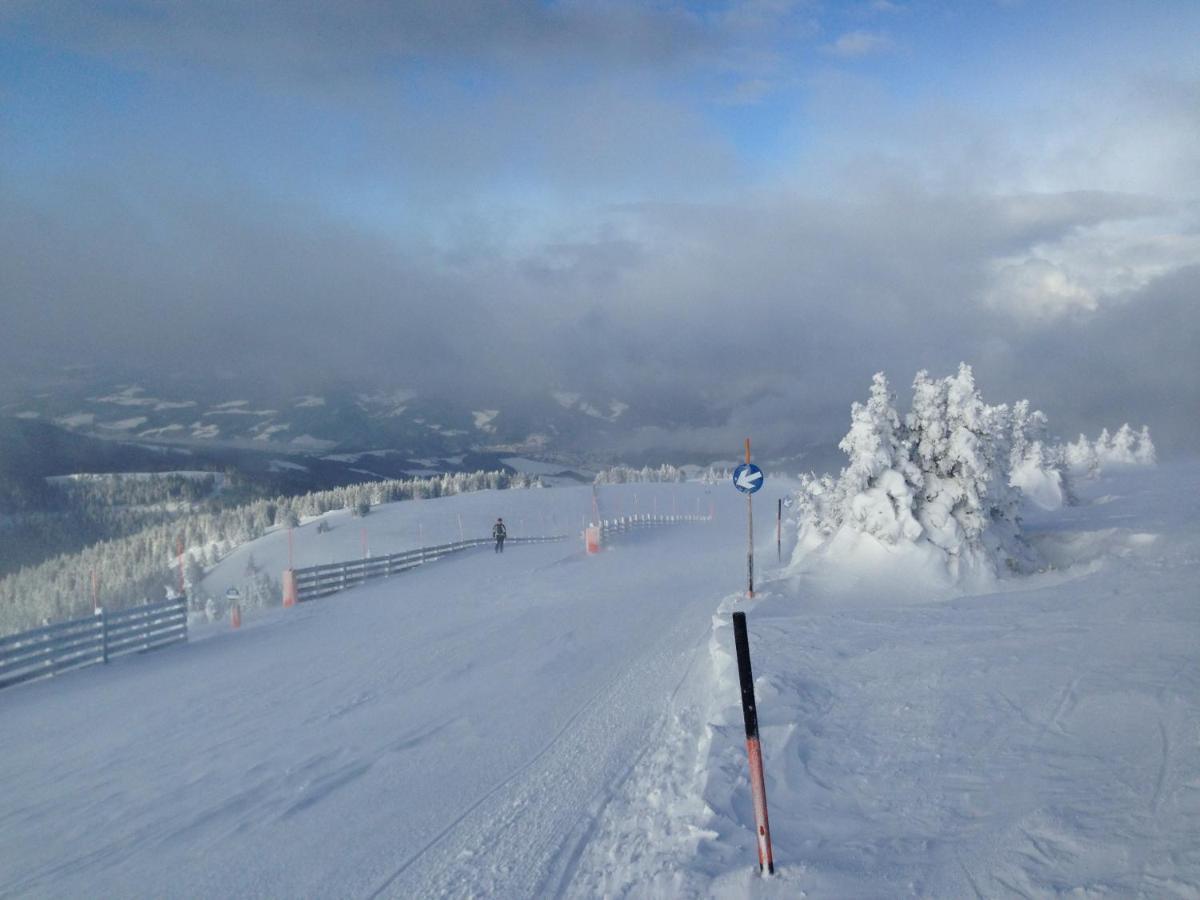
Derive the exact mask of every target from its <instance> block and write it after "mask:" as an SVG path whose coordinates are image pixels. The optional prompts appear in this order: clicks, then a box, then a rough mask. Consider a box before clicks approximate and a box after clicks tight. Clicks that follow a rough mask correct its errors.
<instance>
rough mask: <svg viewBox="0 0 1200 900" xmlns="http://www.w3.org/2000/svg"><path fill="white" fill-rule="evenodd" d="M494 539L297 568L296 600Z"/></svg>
mask: <svg viewBox="0 0 1200 900" xmlns="http://www.w3.org/2000/svg"><path fill="white" fill-rule="evenodd" d="M568 537H569V535H565V534H558V535H553V536H551V537H526V538H508V540H506V541H505V544H549V543H555V542H557V541H565V540H567V538H568ZM492 543H493V542H492V540H491V539H490V538H475V539H472V540H469V541H456V542H454V543H452V544H439V545H437V546H435V547H420V548H418V549H416V550H406V551H404V552H403V553H392V554H389V555H387V556H374V557H370V558H368V559H356V560H351V561H348V562H334V563H326V564H325V565H321V566H308V567H306V568H303V569H296V570H295V573H294V578H295V584H296V600H297V602H300V603H303V602H305V601H306V600H316V599H318V598H320V597H328V596H329V595H330V594H336V593H337V592H338V591H344V590H346V589H347V588H352V587H354V586H355V585H359V584H362V583H363V582H364V581H370V580H371V579H374V578H387V577H389V576H391V575H396V574H399V573H400V572H407V571H408V570H409V569H415V568H416V567H417V566H420V565H424V564H425V563H428V562H433V561H434V560H436V559H441V558H442V557H443V556H449V555H450V554H452V553H459V552H461V551H463V550H470V549H472V548H473V547H484V546H491V545H492Z"/></svg>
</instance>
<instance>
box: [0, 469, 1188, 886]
mask: <svg viewBox="0 0 1200 900" xmlns="http://www.w3.org/2000/svg"><path fill="white" fill-rule="evenodd" d="M781 486H782V482H781V480H780V479H772V480H771V481H770V482H768V488H767V489H764V491H763V492H762V493H761V494H760V495H758V496H759V498H760V499H759V501H758V502H757V504H756V511H757V512H758V513H759V514H760V515H759V516H757V517H756V518H757V523H756V524H757V534H758V535H759V537H760V539H761V541H760V545H759V548H758V552H759V562H760V566H761V568H762V569H764V570H767V571H765V572H764V573H763V574H764V575H765V576H766V577H767V578H768V579H770V578H773V580H769V581H766V583H765V584H763V585H762V587H763V589H764V590H763V594H762V596H760V598H759V599H757V600H756V601H754V603H753V604H749V605H747V604H745V603H744V601H737V600H736V599H735V598H736V593H737V591H738V589H739V588H740V587H741V586H742V583H743V578H744V565H745V543H744V542H745V504H744V501H743V500H742V499H741V498H740V497H739V496H737V495H736V494H735V493H734V492H733V490H732V488H731V487H728V486H725V485H718V486H717V487H715V488H713V489H712V494H711V495H706V494H704V493H703V491H704V488H703V487H702V486H700V485H687V486H678V487H676V486H669V485H664V486H649V485H626V486H620V487H608V488H604V489H602V493H601V497H602V502H603V503H604V504H605V507H606V509H605V512H606V513H609V514H611V513H613V512H615V511H616V507H617V506H618V505H620V507H621V509H622V511H624V512H631V511H632V509H633V502H634V501H633V494H634V493H637V494H638V495H639V496H638V503H639V507H640V509H641V510H642V511H648V506H649V504H650V503H651V502H652V499H651V498H652V495H653V494H654V493H655V492H657V496H658V498H659V499H658V503H659V508H660V511H664V508H665V507H666V505H667V504H668V503H670V502H672V495H674V496H673V499H674V502H675V503H676V504H677V505H678V508H679V509H680V511H681V512H682V511H689V512H690V511H694V509H693V508H692V506H690V505H688V506H685V504H694V503H695V500H696V498H699V499H700V500H701V502H702V503H703V504H704V505H705V507H706V506H707V504H708V502H709V500H710V499H711V500H712V501H714V502H715V505H716V513H717V516H716V521H715V522H713V523H712V524H708V525H684V526H678V527H672V528H663V529H658V530H654V531H647V532H643V533H640V534H639V533H635V534H634V535H631V536H629V537H628V538H625V539H623V540H621V541H619V542H617V543H615V544H613V545H612V546H611V547H610V548H609V549H608V550H607V551H606V552H605V553H603V554H601V555H599V556H597V557H592V558H588V557H585V556H584V555H583V554H582V553H581V552H580V550H581V548H580V547H579V546H578V545H577V544H575V543H566V544H557V545H556V544H550V545H535V546H528V547H511V548H509V550H508V552H506V553H505V554H504V555H503V556H502V557H497V556H495V555H494V554H491V553H490V552H482V553H474V554H466V555H463V556H461V557H458V558H455V559H448V560H444V561H441V562H438V563H436V564H433V565H430V566H428V567H426V568H424V569H420V570H417V571H414V572H411V573H407V574H405V575H402V576H399V577H396V578H393V579H390V580H388V581H384V582H378V583H375V584H373V585H370V586H364V587H361V588H358V589H355V590H352V591H348V592H346V593H344V594H341V595H336V596H334V597H330V598H328V599H326V600H322V601H318V602H316V603H313V604H306V605H304V606H302V607H300V608H299V609H296V610H290V611H284V610H279V611H273V612H270V613H268V614H264V615H260V616H257V617H255V618H253V619H250V620H249V621H248V622H247V624H246V625H245V626H244V627H243V628H242V629H241V630H240V631H238V632H231V631H228V630H227V629H225V628H224V627H220V628H217V627H214V628H213V629H211V630H210V632H209V633H207V634H199V635H198V636H197V637H198V639H196V640H194V641H193V642H192V643H190V644H188V645H186V646H180V647H176V648H172V649H169V650H165V651H161V652H158V653H155V654H150V655H147V656H145V657H142V658H137V659H130V660H126V661H123V662H121V663H118V664H114V665H111V666H108V667H106V668H103V669H93V670H90V671H86V672H79V673H76V674H74V675H71V676H67V677H63V678H59V679H52V680H49V681H44V682H40V683H36V684H32V685H27V686H24V687H21V688H16V689H12V690H9V691H4V692H0V729H2V735H3V745H4V746H3V749H4V752H3V753H0V778H2V779H3V782H2V783H3V784H4V785H5V794H4V800H3V802H0V896H10V895H11V896H54V897H60V896H61V897H68V896H69V897H76V896H129V897H143V896H144V897H232V896H239V897H240V896H270V897H282V896H337V897H370V896H383V897H417V896H442V895H446V896H455V897H457V896H496V897H530V896H555V895H565V896H577V897H591V896H601V895H613V896H620V895H629V896H720V897H742V896H772V897H798V896H811V897H897V896H929V897H970V896H988V897H991V896H1022V895H1024V896H1032V897H1041V896H1059V895H1067V896H1078V897H1091V896H1117V897H1127V896H1146V897H1164V896H1165V897H1171V896H1179V897H1190V896H1197V895H1198V893H1200V840H1198V839H1197V838H1198V836H1200V676H1198V674H1197V673H1198V671H1200V667H1198V666H1197V662H1198V659H1197V657H1198V656H1200V597H1198V595H1197V588H1196V585H1197V583H1200V582H1198V576H1200V571H1198V570H1200V524H1198V523H1200V516H1198V513H1200V508H1198V506H1200V500H1198V499H1197V498H1200V466H1198V465H1196V464H1187V465H1174V466H1160V467H1159V468H1158V469H1156V470H1135V471H1130V472H1125V473H1117V474H1114V475H1108V476H1105V477H1103V478H1102V479H1101V480H1100V481H1099V482H1092V483H1087V484H1085V485H1084V486H1083V492H1084V494H1085V505H1083V506H1080V507H1076V508H1071V509H1066V510H1062V511H1059V512H1056V513H1046V514H1042V515H1039V516H1038V518H1037V520H1036V521H1033V522H1031V523H1030V524H1031V530H1032V531H1033V532H1034V534H1035V539H1036V541H1037V542H1038V544H1039V546H1040V547H1041V549H1042V550H1043V552H1044V553H1045V554H1046V555H1047V556H1048V557H1051V558H1052V560H1053V561H1054V563H1055V565H1056V568H1055V569H1054V570H1052V571H1048V572H1045V573H1043V574H1040V575H1035V576H1031V577H1028V578H1020V579H1006V580H1004V581H1002V582H1000V583H999V584H998V585H997V586H996V592H995V593H990V594H981V595H974V596H958V595H956V594H955V593H954V592H953V591H952V590H948V589H947V588H946V586H945V585H944V584H941V583H939V582H938V581H937V580H936V579H935V578H933V577H932V576H931V577H930V578H929V579H928V580H923V578H922V577H921V573H913V572H911V571H910V572H908V573H907V576H908V577H907V579H906V581H905V583H904V584H903V585H901V584H896V583H895V582H894V579H891V578H890V577H889V574H888V573H889V570H888V567H887V561H886V560H885V561H882V562H881V561H880V560H867V559H862V560H857V561H855V560H850V561H843V563H850V564H846V565H842V566H840V567H835V568H833V569H830V568H820V567H816V568H813V567H805V566H799V567H795V568H793V569H792V570H790V571H789V572H788V573H787V575H786V577H783V576H782V575H781V573H780V572H779V570H778V568H777V567H774V566H773V565H769V564H768V562H769V560H771V559H772V558H773V557H774V534H773V528H772V526H773V512H774V502H773V495H771V494H770V491H771V490H772V489H779V488H780V487H781ZM590 497H591V493H590V490H588V489H586V488H581V489H569V488H564V489H554V490H544V491H537V490H534V491H518V492H500V493H489V494H481V495H467V496H462V497H454V498H446V499H443V500H437V501H422V502H420V503H402V504H395V505H392V506H390V507H388V508H385V509H380V510H379V511H377V512H375V513H372V515H371V516H370V517H368V518H367V519H366V520H365V521H364V523H363V524H366V525H367V526H369V527H370V529H371V532H370V540H371V546H372V551H373V552H377V553H382V552H388V551H390V550H392V549H403V546H410V545H411V543H413V542H412V541H409V543H407V544H405V543H402V542H403V541H404V540H407V538H406V537H405V536H406V535H407V534H409V533H410V532H412V533H414V534H415V532H416V528H415V524H416V519H415V518H414V517H416V516H422V517H424V521H425V523H426V524H424V525H423V526H422V530H425V529H431V528H432V527H433V526H432V525H430V524H428V523H429V522H431V521H433V520H434V519H435V518H437V517H439V516H440V517H441V520H442V521H444V522H445V523H450V522H453V523H454V524H453V527H454V528H457V518H458V516H459V515H460V514H462V515H463V518H464V521H465V522H466V523H467V524H466V525H465V527H467V528H469V529H471V528H473V529H475V530H478V529H479V528H480V527H482V526H483V525H485V524H486V523H488V522H490V521H491V520H492V519H493V518H494V515H495V514H503V515H505V518H506V520H508V521H510V522H511V521H512V520H513V518H518V519H519V518H520V517H521V516H524V517H525V518H526V520H527V522H529V521H531V520H532V519H534V518H535V517H536V518H538V519H539V524H540V519H541V518H542V517H546V518H550V517H554V518H556V519H558V520H559V521H563V522H566V521H570V520H572V519H574V518H576V517H578V516H579V515H581V514H583V513H584V512H585V511H586V510H587V509H588V508H590V504H591V500H590ZM336 525H337V527H335V529H334V531H333V532H330V533H329V534H328V535H324V536H323V537H325V538H329V537H333V536H336V535H339V530H340V532H341V534H340V536H339V538H338V539H339V540H340V541H342V542H344V543H346V544H348V545H352V546H357V541H356V540H355V538H358V537H359V535H357V534H355V533H354V532H355V531H356V530H358V528H360V527H361V526H360V524H359V523H357V521H354V522H352V521H351V520H350V519H349V518H348V517H345V518H343V519H340V520H336ZM446 527H449V525H448V524H447V525H446ZM309 528H310V526H308V525H306V526H305V528H303V529H300V531H299V532H298V536H299V535H300V534H301V533H303V535H304V537H303V540H304V541H308V540H310V539H311V540H315V538H313V537H312V536H311V534H310V532H309V531H308V529H309ZM527 530H529V531H533V529H531V528H529V529H527ZM389 532H390V533H391V535H392V536H391V537H387V535H388V533H389ZM323 546H324V545H323ZM297 548H298V550H299V549H302V548H304V545H303V544H302V543H301V541H300V540H298V541H297ZM251 549H252V550H253V552H254V553H255V558H256V560H258V561H259V562H265V561H270V562H271V564H274V561H275V560H277V559H278V558H279V556H280V554H282V558H283V559H286V542H285V539H284V538H283V537H282V536H281V535H278V534H277V535H270V536H268V537H267V538H264V539H263V541H262V542H259V543H258V544H257V545H256V546H255V547H254V548H251ZM305 552H308V551H307V550H305ZM349 555H353V554H349ZM304 561H305V560H304V559H301V560H300V562H304ZM311 561H314V562H324V561H327V560H326V559H315V560H311ZM234 564H236V565H239V566H240V565H242V563H235V562H231V565H234ZM771 568H775V569H776V571H775V573H774V575H772V573H771V572H770V571H769V570H770V569H771ZM218 571H219V570H218ZM226 575H227V577H230V578H231V579H234V580H235V579H236V577H237V576H236V575H233V576H229V575H228V573H226ZM764 580H766V579H764ZM735 603H738V604H740V608H744V609H746V610H747V611H748V615H749V618H750V632H751V646H752V649H753V651H754V654H755V658H754V665H755V672H756V675H757V690H758V698H759V716H760V721H761V723H762V737H763V746H764V756H765V763H766V767H767V792H768V798H769V802H770V811H771V823H772V832H773V835H774V845H775V854H776V859H777V861H778V863H779V874H778V875H777V876H776V877H775V878H774V879H770V880H763V879H760V878H759V877H758V876H757V874H756V866H754V864H753V860H754V850H753V817H752V813H751V807H750V799H749V792H748V789H747V785H746V776H745V751H744V745H743V742H742V732H741V714H740V709H739V707H738V705H737V704H738V692H737V686H736V669H735V667H734V665H733V661H732V658H731V650H732V641H731V639H730V634H729V628H728V621H729V618H728V612H729V611H730V610H732V609H733V608H735Z"/></svg>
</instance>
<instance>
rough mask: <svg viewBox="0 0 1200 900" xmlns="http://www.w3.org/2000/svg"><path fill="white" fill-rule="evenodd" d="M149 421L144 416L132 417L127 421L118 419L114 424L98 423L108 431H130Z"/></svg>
mask: <svg viewBox="0 0 1200 900" xmlns="http://www.w3.org/2000/svg"><path fill="white" fill-rule="evenodd" d="M148 421H149V419H147V418H146V417H145V416H134V417H132V418H129V419H118V420H117V421H115V422H100V423H98V424H99V426H100V427H101V428H107V429H108V430H110V431H132V430H134V429H135V428H138V427H139V426H142V425H145V424H146V423H147V422H148Z"/></svg>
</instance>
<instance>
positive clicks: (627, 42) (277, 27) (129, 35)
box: [0, 0, 705, 80]
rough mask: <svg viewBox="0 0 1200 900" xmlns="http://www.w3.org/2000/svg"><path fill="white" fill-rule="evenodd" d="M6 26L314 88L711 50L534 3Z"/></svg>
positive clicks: (55, 19) (114, 53)
mask: <svg viewBox="0 0 1200 900" xmlns="http://www.w3.org/2000/svg"><path fill="white" fill-rule="evenodd" d="M0 17H2V18H0V21H3V19H7V20H8V22H9V23H13V24H18V25H21V26H24V27H26V28H29V29H32V30H33V31H34V32H35V33H40V34H42V35H44V36H46V37H47V38H49V39H51V40H54V41H56V42H61V43H64V44H67V45H69V46H72V47H75V48H76V49H80V50H83V51H86V52H90V53H95V54H99V55H104V56H110V57H114V58H117V59H120V60H122V61H125V62H131V63H133V64H135V65H139V66H149V67H154V68H161V67H168V68H174V67H177V66H180V65H184V66H189V65H199V66H204V67H207V68H211V69H215V70H219V71H225V72H252V73H259V74H265V73H269V72H275V73H278V74H286V75H287V76H288V77H293V78H294V77H299V78H302V79H305V80H319V79H328V78H345V77H362V76H366V75H378V74H380V67H381V66H382V65H394V64H396V63H402V62H404V61H412V60H424V61H447V62H470V63H477V62H479V61H491V62H506V63H513V62H517V61H520V60H522V59H531V58H532V59H540V58H544V57H546V56H547V55H550V56H554V57H557V58H559V59H572V60H575V61H577V62H582V61H607V62H611V63H616V64H624V65H640V64H657V63H661V62H663V61H665V60H670V59H674V58H678V57H680V56H686V55H687V54H689V53H691V52H695V51H696V50H697V49H699V47H700V46H701V45H703V43H704V41H705V38H704V35H703V33H702V30H701V29H700V27H699V25H698V23H697V21H696V19H695V17H694V16H691V15H689V14H687V13H686V12H685V11H684V10H683V9H681V8H674V7H670V6H667V7H661V8H660V7H656V6H645V5H640V4H636V3H626V2H619V3H612V4H603V5H601V4H596V3H589V2H572V3H553V4H545V3H540V2H535V0H517V2H513V3H506V4H496V3H493V2H490V0H407V2H404V3H373V2H365V0H351V2H347V3H339V4H336V5H331V4H328V3H324V2H319V0H299V2H295V0H261V2H257V3H253V4H243V3H224V2H217V3H208V2H194V0H193V2H180V3H170V4H150V3H135V4H133V5H130V4H126V3H118V2H113V0H100V2H95V3H93V2H84V0H48V2H43V0H37V2H32V0H31V2H21V0H17V2H15V3H9V4H7V6H6V7H5V10H4V11H3V12H0Z"/></svg>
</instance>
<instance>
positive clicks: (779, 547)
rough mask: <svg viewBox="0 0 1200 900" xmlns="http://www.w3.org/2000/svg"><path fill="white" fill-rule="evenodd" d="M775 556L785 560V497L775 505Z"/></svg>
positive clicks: (780, 560) (779, 559) (779, 560)
mask: <svg viewBox="0 0 1200 900" xmlns="http://www.w3.org/2000/svg"><path fill="white" fill-rule="evenodd" d="M775 556H776V559H777V561H778V562H783V498H782V497H780V498H779V503H778V504H777V506H776V507H775Z"/></svg>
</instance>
